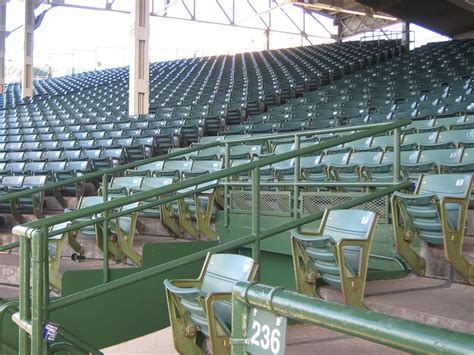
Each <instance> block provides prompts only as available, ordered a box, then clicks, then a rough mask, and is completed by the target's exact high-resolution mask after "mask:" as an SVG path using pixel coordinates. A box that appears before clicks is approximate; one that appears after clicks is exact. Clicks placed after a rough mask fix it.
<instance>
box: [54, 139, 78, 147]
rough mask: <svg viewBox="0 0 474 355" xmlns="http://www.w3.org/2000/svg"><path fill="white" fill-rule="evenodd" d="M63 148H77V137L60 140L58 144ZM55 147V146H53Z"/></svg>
mask: <svg viewBox="0 0 474 355" xmlns="http://www.w3.org/2000/svg"><path fill="white" fill-rule="evenodd" d="M57 147H58V148H61V149H75V148H79V146H78V144H77V141H76V140H75V139H70V140H60V141H59V142H58V145H57ZM53 149H54V148H53Z"/></svg>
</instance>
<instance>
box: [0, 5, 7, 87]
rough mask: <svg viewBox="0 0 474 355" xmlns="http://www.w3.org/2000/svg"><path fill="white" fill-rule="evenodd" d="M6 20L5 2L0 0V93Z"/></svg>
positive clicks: (3, 78)
mask: <svg viewBox="0 0 474 355" xmlns="http://www.w3.org/2000/svg"><path fill="white" fill-rule="evenodd" d="M6 20H7V4H6V2H5V0H0V94H3V92H4V88H3V86H4V84H5V38H6V36H7V32H6V31H7V29H6V26H5V23H6Z"/></svg>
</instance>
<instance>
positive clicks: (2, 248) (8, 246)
mask: <svg viewBox="0 0 474 355" xmlns="http://www.w3.org/2000/svg"><path fill="white" fill-rule="evenodd" d="M19 246H20V242H13V243H9V244H6V245H1V246H0V252H2V251H8V250H11V249H15V248H18V247H19Z"/></svg>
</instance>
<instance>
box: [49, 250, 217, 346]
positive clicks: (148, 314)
mask: <svg viewBox="0 0 474 355" xmlns="http://www.w3.org/2000/svg"><path fill="white" fill-rule="evenodd" d="M216 244H217V243H216V242H204V241H200V242H186V243H183V242H171V243H159V244H145V246H144V248H143V262H144V263H143V265H144V266H143V268H124V269H111V270H110V282H109V283H107V284H102V270H101V269H97V270H76V271H67V272H65V273H64V276H63V294H64V295H65V297H63V298H70V297H75V295H78V294H80V293H82V292H84V290H87V289H91V288H92V289H96V291H97V289H101V288H102V287H103V286H105V285H110V284H113V283H114V282H117V281H118V280H120V279H122V278H124V277H128V278H130V277H133V276H134V275H135V276H136V275H138V274H140V273H142V272H143V271H146V270H147V269H150V268H153V267H157V266H159V265H163V264H167V263H169V262H170V261H173V260H175V259H183V258H186V256H189V255H194V254H195V253H196V252H199V251H202V250H207V249H209V248H210V247H212V246H215V245H216ZM201 266H202V260H196V261H195V262H193V263H191V264H186V265H184V264H183V265H180V266H177V267H176V268H173V269H172V270H169V271H168V272H166V273H163V274H160V275H155V276H152V277H149V278H147V279H143V280H141V281H139V282H136V283H132V284H129V285H126V286H124V287H121V288H119V289H114V290H110V291H108V292H107V293H99V292H97V293H96V294H95V295H94V296H93V297H89V298H84V299H81V300H80V301H79V302H75V303H74V304H70V305H68V306H66V307H60V308H56V309H54V310H51V312H50V320H51V321H52V322H54V323H57V324H60V326H61V327H64V328H65V329H67V330H68V331H69V332H70V333H71V334H74V335H75V336H76V337H77V338H80V339H84V340H87V343H88V344H90V345H91V346H93V347H95V348H97V349H102V348H105V347H109V346H111V345H114V344H118V343H121V342H124V341H128V340H130V339H133V338H136V337H139V336H142V335H144V334H148V333H151V332H154V331H156V330H159V329H163V328H165V327H167V326H168V325H169V318H168V314H167V312H166V297H165V291H164V288H163V280H164V279H165V278H180V277H185V278H196V277H197V276H198V273H199V270H200V269H201ZM63 298H60V299H58V301H60V300H61V299H63ZM98 329H100V331H98Z"/></svg>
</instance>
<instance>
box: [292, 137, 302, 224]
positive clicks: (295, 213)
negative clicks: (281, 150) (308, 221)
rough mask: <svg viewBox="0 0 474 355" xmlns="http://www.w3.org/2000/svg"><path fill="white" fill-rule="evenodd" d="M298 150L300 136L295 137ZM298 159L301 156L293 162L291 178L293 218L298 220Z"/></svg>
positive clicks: (299, 157)
mask: <svg viewBox="0 0 474 355" xmlns="http://www.w3.org/2000/svg"><path fill="white" fill-rule="evenodd" d="M298 149H300V136H298V135H295V150H298ZM300 159H301V156H298V157H296V158H295V160H294V172H293V174H294V176H293V182H294V186H293V218H294V219H298V216H299V213H298V205H299V201H300V188H299V186H298V185H297V184H298V182H299V181H300V166H301V165H300Z"/></svg>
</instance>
